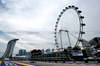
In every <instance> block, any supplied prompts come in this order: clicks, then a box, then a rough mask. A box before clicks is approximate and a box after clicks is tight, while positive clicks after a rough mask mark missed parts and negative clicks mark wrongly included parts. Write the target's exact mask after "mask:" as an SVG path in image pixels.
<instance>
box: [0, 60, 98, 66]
mask: <svg viewBox="0 0 100 66" xmlns="http://www.w3.org/2000/svg"><path fill="white" fill-rule="evenodd" d="M0 66H100V64H95V63H93V64H90V63H53V62H51V63H49V62H36V63H30V61H0Z"/></svg>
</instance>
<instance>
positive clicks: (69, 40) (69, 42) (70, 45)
mask: <svg viewBox="0 0 100 66" xmlns="http://www.w3.org/2000/svg"><path fill="white" fill-rule="evenodd" d="M67 36H68V40H69V44H70V46H71V41H70V37H69V33H68V32H67Z"/></svg>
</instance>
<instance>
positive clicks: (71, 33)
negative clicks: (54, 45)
mask: <svg viewBox="0 0 100 66" xmlns="http://www.w3.org/2000/svg"><path fill="white" fill-rule="evenodd" d="M69 33H70V32H69ZM70 35H72V36H73V37H74V38H75V39H78V38H77V37H76V36H75V35H73V34H72V33H70Z"/></svg>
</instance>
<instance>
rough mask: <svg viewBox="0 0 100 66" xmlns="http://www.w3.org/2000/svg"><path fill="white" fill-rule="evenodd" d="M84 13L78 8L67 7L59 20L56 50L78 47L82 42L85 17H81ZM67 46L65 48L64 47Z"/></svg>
mask: <svg viewBox="0 0 100 66" xmlns="http://www.w3.org/2000/svg"><path fill="white" fill-rule="evenodd" d="M81 13H82V11H80V10H78V7H75V6H73V5H72V6H68V7H65V8H64V9H63V10H62V12H60V15H59V16H58V18H57V21H56V25H55V29H54V38H55V45H56V49H60V48H64V47H65V46H66V45H67V46H68V45H70V46H71V47H72V46H73V47H75V46H78V45H79V44H80V41H81V40H82V35H83V34H85V32H84V31H83V26H85V24H84V23H83V19H84V16H81ZM63 45H65V46H63Z"/></svg>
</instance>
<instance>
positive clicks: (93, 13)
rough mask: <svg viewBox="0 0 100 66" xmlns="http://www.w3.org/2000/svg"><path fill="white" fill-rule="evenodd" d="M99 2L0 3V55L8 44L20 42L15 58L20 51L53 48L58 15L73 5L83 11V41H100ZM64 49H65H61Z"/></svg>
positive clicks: (44, 0)
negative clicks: (12, 40) (96, 38)
mask: <svg viewBox="0 0 100 66" xmlns="http://www.w3.org/2000/svg"><path fill="white" fill-rule="evenodd" d="M99 2H100V1H99V0H96V1H94V0H92V1H87V0H84V1H82V0H71V1H70V0H63V1H62V0H55V1H54V0H51V1H49V0H34V1H33V0H28V1H27V0H22V1H19V0H14V1H13V0H9V1H7V0H0V46H1V48H0V52H4V51H5V49H6V46H7V42H8V41H9V40H11V39H15V38H16V39H19V41H18V42H17V43H16V45H15V49H14V54H17V53H18V50H19V49H26V50H27V51H30V50H33V49H48V48H50V49H52V48H54V45H55V41H54V34H53V32H54V29H55V24H56V20H57V17H58V15H59V14H60V12H61V11H62V9H64V8H65V7H67V6H69V5H75V6H77V7H79V9H80V10H81V11H82V15H83V16H84V17H85V18H84V20H83V22H84V23H85V24H86V26H85V27H84V31H85V32H86V34H85V35H83V39H85V40H87V41H89V40H91V39H92V38H94V37H100V34H99V33H100V30H99V29H98V28H99V25H100V20H99V16H100V14H99V12H100V8H99ZM64 46H65V47H66V46H67V45H64Z"/></svg>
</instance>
